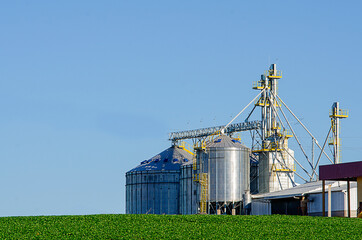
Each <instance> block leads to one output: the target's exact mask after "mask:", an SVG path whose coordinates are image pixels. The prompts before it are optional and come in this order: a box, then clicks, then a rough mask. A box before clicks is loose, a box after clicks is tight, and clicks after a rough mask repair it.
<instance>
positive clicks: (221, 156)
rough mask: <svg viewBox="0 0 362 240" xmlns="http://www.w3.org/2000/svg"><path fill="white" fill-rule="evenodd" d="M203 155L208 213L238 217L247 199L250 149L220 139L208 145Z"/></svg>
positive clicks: (225, 139) (230, 140) (223, 136)
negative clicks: (207, 192) (206, 179)
mask: <svg viewBox="0 0 362 240" xmlns="http://www.w3.org/2000/svg"><path fill="white" fill-rule="evenodd" d="M206 152H207V155H208V158H206V160H205V161H206V162H205V163H204V171H205V172H207V173H208V179H209V181H208V185H209V194H208V195H209V196H208V199H209V206H210V207H209V211H210V213H218V214H221V213H225V214H241V210H242V208H243V204H245V202H246V201H249V200H248V199H249V198H250V197H249V196H250V186H249V183H250V149H249V148H247V147H245V146H243V145H242V144H241V143H239V142H238V141H236V140H234V139H232V138H230V137H228V136H225V135H220V136H219V137H217V138H216V139H215V140H213V142H211V143H209V144H208V145H207V151H206ZM243 199H244V200H243Z"/></svg>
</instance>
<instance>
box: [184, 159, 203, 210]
mask: <svg viewBox="0 0 362 240" xmlns="http://www.w3.org/2000/svg"><path fill="white" fill-rule="evenodd" d="M193 171H194V170H193V166H192V161H189V162H186V163H184V165H182V166H181V175H180V214H197V213H198V207H199V205H198V203H199V200H200V195H199V194H200V190H199V189H200V188H199V185H198V184H197V183H196V182H195V181H194V179H193Z"/></svg>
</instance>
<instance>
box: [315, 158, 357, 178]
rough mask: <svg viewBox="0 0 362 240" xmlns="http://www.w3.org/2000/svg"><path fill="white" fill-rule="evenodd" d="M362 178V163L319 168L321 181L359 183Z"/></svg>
mask: <svg viewBox="0 0 362 240" xmlns="http://www.w3.org/2000/svg"><path fill="white" fill-rule="evenodd" d="M357 177H362V161H360V162H349V163H340V164H331V165H324V166H319V180H345V181H346V180H350V181H357Z"/></svg>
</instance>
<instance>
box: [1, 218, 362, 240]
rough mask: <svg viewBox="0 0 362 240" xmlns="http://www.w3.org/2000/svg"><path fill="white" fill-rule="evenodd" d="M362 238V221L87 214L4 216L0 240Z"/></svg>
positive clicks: (345, 219)
mask: <svg viewBox="0 0 362 240" xmlns="http://www.w3.org/2000/svg"><path fill="white" fill-rule="evenodd" d="M165 238H167V239H200V238H201V239H202V238H207V239H220V238H229V239H230V238H231V239H362V219H347V218H321V217H301V216H280V215H272V216H215V215H188V216H165V215H163V216H162V215H86V216H40V217H3V218H0V239H165Z"/></svg>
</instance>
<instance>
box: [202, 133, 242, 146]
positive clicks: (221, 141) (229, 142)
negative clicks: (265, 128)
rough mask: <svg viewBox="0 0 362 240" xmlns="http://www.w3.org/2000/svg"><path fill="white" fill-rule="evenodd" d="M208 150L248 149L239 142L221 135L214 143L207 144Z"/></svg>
mask: <svg viewBox="0 0 362 240" xmlns="http://www.w3.org/2000/svg"><path fill="white" fill-rule="evenodd" d="M207 147H208V148H246V147H245V146H244V145H242V144H241V143H240V142H239V141H237V140H234V139H232V138H230V137H229V136H226V135H220V136H218V137H217V138H215V139H214V140H213V141H212V142H210V143H209V144H207Z"/></svg>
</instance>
